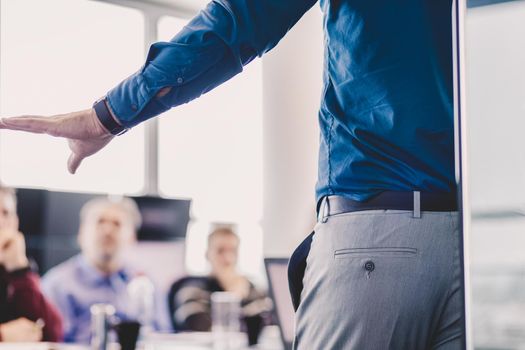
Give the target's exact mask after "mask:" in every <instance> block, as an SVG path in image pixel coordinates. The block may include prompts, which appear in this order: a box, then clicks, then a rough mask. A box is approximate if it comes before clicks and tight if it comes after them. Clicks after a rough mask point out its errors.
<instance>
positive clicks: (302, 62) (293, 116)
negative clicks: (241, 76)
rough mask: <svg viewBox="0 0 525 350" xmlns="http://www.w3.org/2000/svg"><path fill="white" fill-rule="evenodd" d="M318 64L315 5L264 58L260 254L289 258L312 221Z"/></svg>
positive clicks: (320, 52) (319, 30)
mask: <svg viewBox="0 0 525 350" xmlns="http://www.w3.org/2000/svg"><path fill="white" fill-rule="evenodd" d="M322 65H323V34H322V16H321V10H320V8H319V6H314V7H313V8H312V9H311V10H310V11H309V12H308V13H307V14H306V15H305V16H304V17H303V18H302V19H301V21H300V22H299V23H298V24H297V25H296V26H295V27H294V28H293V29H292V30H291V31H290V33H288V35H287V36H286V37H285V38H284V39H283V40H282V41H281V43H280V44H279V45H278V46H277V47H276V48H275V49H274V50H273V51H271V52H270V53H268V54H267V55H266V56H265V57H264V58H263V79H264V90H263V91H264V119H263V127H264V129H263V130H264V133H263V157H264V163H263V175H264V178H263V201H264V204H263V221H262V228H263V232H264V253H265V256H288V255H290V254H291V252H292V251H293V249H294V248H295V246H296V245H297V244H298V243H299V242H300V241H301V240H302V238H304V237H305V236H306V235H307V234H309V233H310V231H311V229H312V227H313V225H314V223H315V194H314V186H315V181H316V178H317V155H318V147H319V127H318V122H317V114H318V109H319V105H320V96H321V87H322Z"/></svg>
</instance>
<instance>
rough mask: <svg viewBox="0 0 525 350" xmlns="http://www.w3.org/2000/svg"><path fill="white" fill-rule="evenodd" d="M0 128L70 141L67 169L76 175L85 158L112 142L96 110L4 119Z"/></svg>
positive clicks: (0, 121)
mask: <svg viewBox="0 0 525 350" xmlns="http://www.w3.org/2000/svg"><path fill="white" fill-rule="evenodd" d="M0 129H9V130H20V131H27V132H32V133H37V134H48V135H51V136H56V137H63V138H66V139H67V140H68V144H69V149H70V150H71V155H70V156H69V159H68V162H67V168H68V170H69V172H70V173H71V174H74V173H75V172H76V171H77V169H78V167H79V166H80V163H81V162H82V160H84V158H86V157H89V156H90V155H92V154H95V153H97V152H98V151H99V150H101V149H102V148H104V146H106V145H107V144H108V143H109V142H110V141H111V140H112V139H113V137H114V136H113V135H112V134H111V133H110V132H109V131H108V130H106V128H104V126H103V125H102V124H101V123H100V121H99V120H98V118H97V115H96V114H95V110H94V109H92V108H91V109H86V110H83V111H79V112H73V113H68V114H61V115H55V116H52V117H41V116H21V117H12V118H2V119H0Z"/></svg>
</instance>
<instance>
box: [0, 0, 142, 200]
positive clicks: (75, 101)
mask: <svg viewBox="0 0 525 350" xmlns="http://www.w3.org/2000/svg"><path fill="white" fill-rule="evenodd" d="M117 22H118V25H115V23H117ZM143 33H144V19H143V16H142V14H141V12H140V11H137V10H133V9H128V8H125V7H121V6H115V5H111V4H106V3H102V2H97V1H88V0H75V1H72V0H46V1H42V0H2V1H1V61H0V62H1V71H0V115H2V116H15V115H28V114H38V115H40V114H44V115H52V114H58V113H64V112H69V111H73V110H81V109H85V108H87V107H88V106H90V105H91V104H92V103H93V101H94V100H96V99H97V98H98V97H100V96H101V95H103V94H105V93H106V92H107V91H108V90H109V89H110V88H112V87H113V86H114V85H115V84H116V83H117V82H119V81H120V80H122V79H123V78H125V77H126V76H127V75H129V74H130V73H131V72H134V71H135V70H137V69H138V68H139V67H140V65H141V64H142V61H143V56H144V39H143V38H144V35H143ZM143 135H144V133H143V131H142V127H138V128H135V129H134V130H133V131H132V132H130V133H129V135H126V137H121V138H117V139H116V140H115V141H114V142H112V143H111V144H110V145H109V146H108V147H107V148H106V149H104V150H103V151H102V152H100V154H98V155H96V156H95V157H92V158H88V159H87V160H86V161H85V163H84V164H83V165H82V166H81V168H80V169H79V171H78V173H77V174H76V175H75V176H71V175H69V174H68V173H67V171H66V161H67V158H68V155H69V152H68V148H67V146H66V142H65V141H64V140H62V139H53V140H52V139H51V138H50V137H48V136H41V135H30V134H23V133H9V132H2V133H1V135H0V180H1V181H3V182H5V183H7V184H9V185H13V186H30V187H46V188H54V189H62V190H74V191H98V192H114V193H133V192H138V191H140V190H142V188H143V186H144V170H143V164H144V136H143Z"/></svg>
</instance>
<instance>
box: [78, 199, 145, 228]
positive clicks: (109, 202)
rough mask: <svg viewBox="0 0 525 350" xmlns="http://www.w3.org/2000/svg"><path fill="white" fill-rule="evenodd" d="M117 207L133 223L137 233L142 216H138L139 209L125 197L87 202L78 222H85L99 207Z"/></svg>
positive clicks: (131, 200) (132, 201)
mask: <svg viewBox="0 0 525 350" xmlns="http://www.w3.org/2000/svg"><path fill="white" fill-rule="evenodd" d="M109 206H117V207H119V208H120V209H122V210H123V211H124V212H126V214H127V215H128V218H129V219H130V220H131V222H132V223H133V227H134V228H135V231H137V230H138V229H139V228H140V226H141V225H142V216H141V215H140V211H139V207H138V206H137V203H135V201H134V200H133V199H131V198H127V197H119V198H113V197H99V198H94V199H92V200H90V201H88V202H87V203H86V204H84V206H83V207H82V209H80V222H81V223H82V222H84V221H86V219H87V218H88V217H89V216H90V215H91V214H92V213H93V212H94V211H96V210H97V209H99V208H101V207H109Z"/></svg>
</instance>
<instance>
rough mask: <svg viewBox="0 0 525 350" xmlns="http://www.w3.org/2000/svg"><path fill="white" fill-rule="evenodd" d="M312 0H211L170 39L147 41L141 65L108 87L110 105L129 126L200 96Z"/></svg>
mask: <svg viewBox="0 0 525 350" xmlns="http://www.w3.org/2000/svg"><path fill="white" fill-rule="evenodd" d="M315 2H316V1H315V0H307V1H304V0H290V1H282V0H259V1H255V0H252V1H245V0H220V1H212V2H211V3H210V4H209V5H208V6H207V8H206V9H205V10H203V11H201V12H200V13H199V15H197V16H196V17H195V18H194V19H193V20H192V21H190V23H189V24H188V25H187V26H185V27H184V29H183V30H182V31H181V32H180V33H179V34H178V35H177V36H175V37H174V38H173V39H172V40H171V41H170V42H168V43H156V44H154V45H152V46H151V48H150V51H149V54H148V57H147V60H146V63H145V65H144V67H143V68H142V69H141V70H140V71H138V72H136V73H135V74H133V75H132V76H130V77H129V78H127V79H126V80H124V81H123V82H122V83H120V84H119V85H118V86H117V87H115V88H114V89H112V90H111V91H110V92H109V93H108V95H107V101H108V104H109V108H110V109H111V110H112V111H113V113H114V115H115V116H116V117H117V118H118V121H119V122H120V124H122V125H124V126H126V127H131V126H134V125H136V124H138V123H140V122H142V121H144V120H147V119H149V118H151V117H153V116H156V115H158V114H160V113H162V112H164V111H166V110H168V109H169V108H171V107H174V106H177V105H180V104H183V103H187V102H189V101H191V100H193V99H195V98H197V97H199V96H200V95H202V94H204V93H206V92H208V91H210V90H211V89H213V88H215V87H216V86H218V85H220V84H221V83H223V82H225V81H226V80H228V79H230V78H231V77H233V76H235V75H236V74H238V73H239V72H241V71H242V67H243V66H244V65H246V64H248V63H249V62H250V61H252V60H253V59H254V58H255V57H257V56H261V55H262V54H264V53H265V52H267V51H268V50H270V49H271V48H273V47H274V46H275V45H276V44H277V42H278V41H279V40H280V39H281V38H282V37H283V36H284V35H285V34H286V32H287V31H288V30H289V29H290V28H291V27H292V26H293V25H294V24H295V23H296V22H297V21H298V20H299V18H300V17H301V16H302V15H303V14H304V13H305V12H306V11H307V10H308V9H309V8H310V7H311V6H312V5H313V4H314V3H315Z"/></svg>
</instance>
